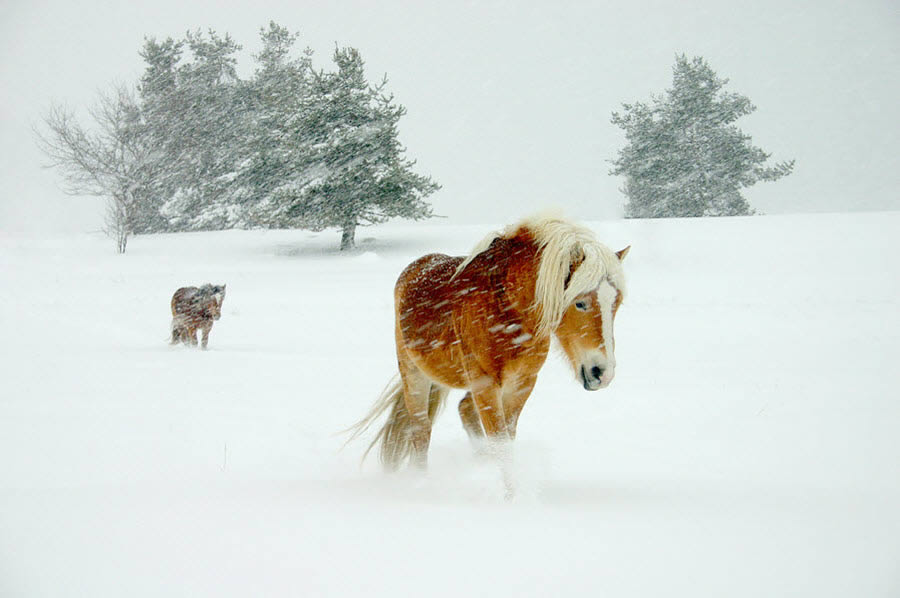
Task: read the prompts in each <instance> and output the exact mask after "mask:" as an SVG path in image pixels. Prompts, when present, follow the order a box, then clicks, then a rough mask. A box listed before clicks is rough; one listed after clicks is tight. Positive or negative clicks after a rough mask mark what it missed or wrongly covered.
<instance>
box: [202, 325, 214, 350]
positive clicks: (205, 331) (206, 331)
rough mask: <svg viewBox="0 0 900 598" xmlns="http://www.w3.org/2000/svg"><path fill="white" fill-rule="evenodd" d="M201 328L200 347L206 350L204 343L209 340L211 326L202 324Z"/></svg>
mask: <svg viewBox="0 0 900 598" xmlns="http://www.w3.org/2000/svg"><path fill="white" fill-rule="evenodd" d="M202 330H203V336H202V337H201V339H200V348H201V349H204V350H206V344H207V343H208V342H209V331H210V330H212V326H204V327H203V329H202Z"/></svg>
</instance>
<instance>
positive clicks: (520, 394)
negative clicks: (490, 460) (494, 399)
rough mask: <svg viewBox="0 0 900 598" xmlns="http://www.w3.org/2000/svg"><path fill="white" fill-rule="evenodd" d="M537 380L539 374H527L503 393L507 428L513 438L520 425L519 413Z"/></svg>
mask: <svg viewBox="0 0 900 598" xmlns="http://www.w3.org/2000/svg"><path fill="white" fill-rule="evenodd" d="M536 382H537V376H536V375H533V376H527V377H524V378H522V379H521V380H520V381H519V384H517V385H516V386H515V388H513V389H512V390H511V391H508V392H505V393H504V394H503V410H504V414H505V416H506V428H507V430H509V436H510V438H512V439H515V437H516V427H517V426H518V425H519V415H520V414H521V413H522V408H523V407H524V406H525V401H527V400H528V397H530V396H531V391H532V390H534V385H535V383H536Z"/></svg>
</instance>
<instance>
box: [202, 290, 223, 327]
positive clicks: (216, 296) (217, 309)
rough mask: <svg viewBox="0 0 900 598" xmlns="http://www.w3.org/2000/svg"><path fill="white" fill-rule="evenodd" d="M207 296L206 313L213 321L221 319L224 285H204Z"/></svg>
mask: <svg viewBox="0 0 900 598" xmlns="http://www.w3.org/2000/svg"><path fill="white" fill-rule="evenodd" d="M205 288H207V291H208V293H209V294H208V295H207V299H206V306H205V308H206V312H207V313H208V314H209V317H211V318H212V319H213V320H218V319H219V318H221V317H222V302H224V301H225V285H224V284H223V285H216V286H212V285H206V287H205Z"/></svg>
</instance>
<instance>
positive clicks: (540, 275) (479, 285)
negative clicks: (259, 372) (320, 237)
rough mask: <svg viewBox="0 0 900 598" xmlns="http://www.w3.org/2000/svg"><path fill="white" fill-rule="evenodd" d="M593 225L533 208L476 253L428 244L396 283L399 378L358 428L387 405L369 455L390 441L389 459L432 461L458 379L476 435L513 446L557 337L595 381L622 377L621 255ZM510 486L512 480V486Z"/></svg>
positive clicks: (467, 422) (595, 385) (585, 376)
mask: <svg viewBox="0 0 900 598" xmlns="http://www.w3.org/2000/svg"><path fill="white" fill-rule="evenodd" d="M629 249H630V246H629V247H626V248H625V249H623V250H621V251H618V252H613V251H611V250H610V249H609V248H607V247H606V246H605V245H602V244H601V243H599V242H597V240H596V239H595V237H594V235H593V233H592V232H591V231H589V230H588V229H586V228H584V227H581V226H578V225H576V224H573V223H571V222H567V221H564V220H561V219H554V218H533V219H530V220H525V221H523V222H521V223H519V224H517V225H513V226H511V227H509V228H507V229H506V231H504V232H502V233H498V234H492V235H489V236H488V237H487V238H485V239H484V240H483V241H482V242H481V243H479V244H478V245H477V246H476V247H475V249H474V250H473V251H472V253H471V254H470V255H469V256H468V257H466V258H462V257H450V256H447V255H443V254H430V255H426V256H424V257H421V258H419V259H417V260H416V261H414V262H413V263H411V264H410V265H409V266H407V267H406V269H405V270H404V271H403V273H402V274H401V275H400V278H399V279H398V280H397V284H396V286H395V288H394V316H395V338H396V349H397V361H398V364H399V369H400V377H399V380H395V381H394V382H392V383H391V385H389V386H388V388H387V389H385V391H384V393H383V394H382V395H381V397H380V398H379V400H378V401H377V402H376V403H375V405H374V406H373V408H372V410H371V411H370V412H369V414H368V415H367V416H366V417H365V418H363V419H362V420H361V421H360V422H358V423H357V424H356V425H354V426H353V427H352V428H351V429H350V431H352V433H353V434H352V436H351V440H352V438H355V437H357V436H359V435H360V434H362V433H364V432H365V431H366V429H368V428H369V426H370V425H371V424H372V423H373V422H374V421H375V420H377V419H378V418H379V417H380V416H381V415H382V414H383V413H385V412H389V415H388V417H387V420H386V422H385V423H384V425H383V426H382V428H381V430H380V431H379V432H378V434H377V435H376V436H375V439H374V440H373V441H372V443H371V444H370V445H369V448H368V450H367V451H366V454H368V452H369V451H370V450H371V449H372V448H373V447H374V446H375V445H377V444H379V443H380V444H381V451H380V457H381V461H382V463H383V464H384V465H385V467H386V468H388V469H396V468H398V467H399V466H400V465H401V464H402V463H403V462H404V461H406V460H407V459H409V460H410V462H411V463H412V464H413V465H415V466H418V467H421V468H424V467H425V466H426V465H427V459H428V458H427V454H428V445H429V442H430V440H431V428H432V424H433V422H434V419H435V416H436V415H437V413H438V411H439V409H440V407H441V405H442V403H443V402H444V400H445V399H446V397H447V394H448V392H449V390H450V389H452V388H459V389H465V390H467V391H468V392H466V394H465V396H464V397H463V399H462V401H460V403H459V415H460V418H461V419H462V423H463V426H464V428H465V430H466V432H467V433H468V435H469V437H470V438H471V439H472V440H473V442H474V443H475V444H476V445H478V444H480V442H481V441H482V440H485V439H487V440H489V441H495V442H496V443H497V445H499V446H501V447H502V446H504V441H505V442H506V443H508V442H510V441H512V440H513V439H514V438H515V436H516V424H517V422H518V420H519V414H520V413H521V411H522V407H523V406H524V405H525V401H526V400H527V399H528V396H529V395H530V394H531V390H532V389H533V388H534V385H535V382H536V381H537V374H538V371H539V370H540V369H541V367H542V366H543V365H544V361H545V360H546V358H547V353H548V351H549V348H550V337H551V335H554V336H556V338H557V339H558V340H559V343H560V345H561V346H562V349H563V351H564V352H565V354H566V356H567V357H568V359H569V361H570V363H571V365H572V369H573V370H574V373H575V377H576V379H577V380H578V381H579V382H580V383H581V384H582V385H583V386H584V388H585V389H586V390H597V389H599V388H605V387H606V386H608V385H609V383H610V382H611V381H612V379H613V376H614V375H615V367H616V359H615V356H614V348H615V341H614V340H613V319H614V318H615V315H616V312H617V311H618V309H619V306H620V305H621V304H622V300H623V298H624V294H625V278H624V274H623V271H622V265H621V262H622V260H623V259H624V257H625V255H626V254H627V253H628V250H629ZM508 488H509V486H508Z"/></svg>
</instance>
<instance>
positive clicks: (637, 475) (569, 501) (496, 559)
mask: <svg viewBox="0 0 900 598" xmlns="http://www.w3.org/2000/svg"><path fill="white" fill-rule="evenodd" d="M501 224H503V223H494V226H487V225H486V226H482V227H480V226H468V227H458V226H449V225H441V224H420V225H404V224H398V225H389V226H383V227H378V228H373V229H364V230H362V231H360V233H361V234H360V240H361V242H360V250H359V251H358V252H356V253H354V254H352V255H340V254H339V253H338V252H337V251H335V247H336V245H337V240H338V238H337V235H336V234H335V233H334V232H331V233H324V234H320V235H315V234H311V233H307V232H303V231H274V232H273V231H270V232H241V231H233V232H223V233H204V234H184V235H161V236H150V237H138V238H135V239H133V240H132V242H131V245H130V246H129V248H128V254H127V255H125V256H118V255H115V254H114V252H113V249H114V247H113V242H112V241H110V240H108V239H106V238H103V237H100V236H92V235H82V236H71V237H66V238H34V237H16V236H6V237H0V330H2V334H3V343H2V345H0V363H2V379H0V392H2V397H0V596H4V597H10V598H11V597H18V596H53V597H58V596H91V597H98V596H114V597H120V596H129V597H134V596H153V597H159V596H241V597H245V596H267V597H268V596H366V597H375V596H392V597H395V596H411V595H424V596H452V597H454V598H463V597H465V596H487V595H490V596H497V597H503V596H691V597H696V596H717V597H718V596H729V597H734V596H747V597H753V598H757V597H760V596H814V597H817V598H820V597H823V596H841V597H846V596H898V595H900V400H898V397H900V392H898V390H897V389H898V388H900V365H898V358H900V348H898V347H900V292H898V291H900V262H898V259H897V256H898V255H900V235H898V231H900V212H897V213H881V214H853V215H815V216H783V217H756V218H737V219H707V220H672V221H618V222H604V223H596V224H595V225H594V228H595V229H596V231H597V232H598V235H599V237H600V238H601V239H602V240H604V241H605V242H606V243H607V244H608V245H610V246H612V247H613V248H614V249H618V248H620V247H621V246H624V245H626V244H629V243H630V244H632V245H633V249H632V251H631V253H630V254H629V256H628V258H627V260H626V262H625V266H626V273H627V275H628V277H629V292H630V294H629V298H628V300H627V302H626V304H625V305H624V306H623V308H622V309H621V311H620V312H619V318H618V320H617V323H616V326H617V328H616V341H617V361H618V368H617V376H616V380H615V381H614V382H613V384H612V386H611V387H610V388H609V389H608V390H605V391H600V392H596V393H588V392H585V391H583V390H582V389H581V387H580V385H579V384H578V383H576V382H575V380H574V378H573V376H572V375H571V374H570V372H569V371H568V370H567V369H566V365H565V364H564V362H563V360H562V359H561V358H560V357H558V356H553V357H551V359H550V360H548V363H547V366H546V367H545V368H544V370H543V372H542V375H541V378H540V381H539V383H538V386H537V388H536V389H535V392H534V394H533V395H532V398H531V400H530V401H529V403H528V405H527V406H526V408H525V411H524V413H523V415H522V420H521V422H520V425H519V440H518V441H517V452H516V464H515V470H516V472H515V475H516V478H517V481H518V486H519V494H518V495H517V497H516V499H515V500H514V501H512V502H511V503H508V502H505V501H504V500H503V488H502V484H501V482H500V476H499V473H498V472H497V471H496V468H495V467H494V466H493V465H492V464H491V463H486V462H484V461H482V460H478V459H476V458H475V457H474V456H472V455H471V451H470V449H469V445H468V442H467V439H466V437H465V434H464V432H463V430H462V426H461V425H460V423H459V420H458V418H457V417H456V413H455V411H456V410H455V401H454V402H452V403H451V405H450V408H448V409H447V411H446V412H445V413H443V414H442V416H441V417H440V418H439V420H438V423H437V427H436V429H435V435H434V439H433V444H432V450H431V469H430V472H429V474H428V476H427V477H424V478H422V477H418V476H414V475H410V474H409V473H401V474H398V475H393V476H389V475H384V474H382V473H381V472H380V471H379V470H378V468H377V466H376V464H375V463H370V462H367V463H366V464H365V465H364V466H363V467H362V468H360V467H359V456H360V454H361V453H362V450H363V449H364V443H361V442H357V443H354V444H351V445H350V446H348V447H347V448H346V449H344V450H341V446H342V443H343V441H344V437H343V436H341V435H339V434H338V432H339V431H340V430H342V429H343V428H345V427H346V426H348V425H349V424H351V423H353V422H354V421H355V420H356V419H358V418H359V417H361V416H362V415H363V414H364V413H365V412H366V410H367V409H368V408H369V406H370V404H371V402H372V401H373V400H374V399H375V397H376V395H377V394H378V393H379V391H380V390H381V389H382V387H383V386H384V384H385V383H386V382H387V381H388V379H389V378H390V377H391V376H392V374H393V373H394V369H395V358H394V355H393V340H392V326H393V322H392V307H391V290H392V286H393V282H394V280H395V278H396V276H397V274H398V273H399V272H400V270H401V269H402V267H403V266H404V265H405V264H406V263H408V262H409V261H410V260H411V259H413V258H414V257H417V256H419V255H421V254H424V253H427V252H431V251H443V252H448V253H456V254H462V253H467V252H468V250H469V249H470V248H471V247H472V246H473V245H474V244H475V243H476V242H477V241H478V240H479V239H480V238H481V237H482V236H483V235H484V234H485V233H486V232H488V231H489V230H490V229H491V228H494V227H496V226H499V225H501ZM205 282H211V283H216V284H219V283H227V285H228V294H227V297H226V299H225V304H224V310H223V316H222V319H221V320H220V321H219V322H217V323H216V324H215V326H214V327H213V330H212V334H211V336H210V350H209V351H207V352H202V351H198V350H194V349H188V348H185V347H171V346H169V345H168V344H167V342H166V341H167V334H168V326H169V307H168V302H169V298H170V297H171V294H172V292H173V291H174V290H175V289H176V288H177V287H179V286H182V285H186V284H201V283H205ZM453 398H457V399H458V398H459V395H451V399H453Z"/></svg>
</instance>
